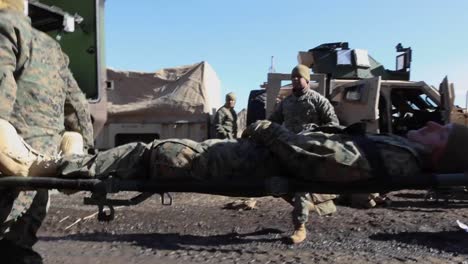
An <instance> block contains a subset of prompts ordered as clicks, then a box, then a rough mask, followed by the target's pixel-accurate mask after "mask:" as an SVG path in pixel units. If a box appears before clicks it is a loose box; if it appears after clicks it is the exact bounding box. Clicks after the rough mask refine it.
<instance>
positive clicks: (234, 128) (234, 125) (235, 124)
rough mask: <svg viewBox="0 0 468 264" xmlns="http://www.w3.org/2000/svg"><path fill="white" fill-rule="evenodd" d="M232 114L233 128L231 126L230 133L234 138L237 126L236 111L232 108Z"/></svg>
mask: <svg viewBox="0 0 468 264" xmlns="http://www.w3.org/2000/svg"><path fill="white" fill-rule="evenodd" d="M232 116H233V117H234V120H233V124H232V126H233V128H232V135H233V137H234V138H236V137H237V130H238V127H237V113H236V111H234V110H232Z"/></svg>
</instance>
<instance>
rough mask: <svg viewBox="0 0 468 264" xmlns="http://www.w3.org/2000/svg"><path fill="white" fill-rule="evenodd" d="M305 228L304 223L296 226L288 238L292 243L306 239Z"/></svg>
mask: <svg viewBox="0 0 468 264" xmlns="http://www.w3.org/2000/svg"><path fill="white" fill-rule="evenodd" d="M306 236H307V230H306V228H305V224H300V225H298V226H296V228H295V230H294V233H293V234H292V235H291V236H290V237H289V240H290V242H291V243H293V244H299V243H301V242H302V241H304V240H305V239H306Z"/></svg>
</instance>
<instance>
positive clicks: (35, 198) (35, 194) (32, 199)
mask: <svg viewBox="0 0 468 264" xmlns="http://www.w3.org/2000/svg"><path fill="white" fill-rule="evenodd" d="M0 197H1V198H0V223H1V224H0V238H1V239H6V240H9V241H11V242H12V243H14V244H15V245H18V246H20V247H24V248H31V247H32V246H33V245H34V244H35V243H36V242H37V236H36V233H37V231H38V230H39V228H40V226H41V224H42V221H43V220H44V218H45V216H46V213H47V209H48V204H49V192H48V191H47V190H38V191H25V192H17V191H6V190H1V191H0Z"/></svg>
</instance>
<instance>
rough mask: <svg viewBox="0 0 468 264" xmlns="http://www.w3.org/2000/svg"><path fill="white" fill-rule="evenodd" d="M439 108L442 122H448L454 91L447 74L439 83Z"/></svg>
mask: <svg viewBox="0 0 468 264" xmlns="http://www.w3.org/2000/svg"><path fill="white" fill-rule="evenodd" d="M439 94H440V108H441V109H440V110H441V113H442V120H443V122H444V124H448V123H450V115H451V113H452V109H453V100H454V91H453V86H451V85H450V84H449V81H448V78H447V76H445V78H444V79H443V80H442V82H441V83H440V85H439Z"/></svg>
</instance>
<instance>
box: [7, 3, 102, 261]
mask: <svg viewBox="0 0 468 264" xmlns="http://www.w3.org/2000/svg"><path fill="white" fill-rule="evenodd" d="M25 5H27V1H24V0H0V54H1V57H0V120H1V121H2V126H3V124H7V125H12V126H13V127H14V129H13V131H12V133H13V132H15V131H16V132H17V133H18V134H19V136H21V138H22V139H21V141H22V142H25V145H27V146H28V148H29V149H28V151H27V155H26V157H30V158H34V155H29V154H31V153H32V152H34V151H33V150H32V149H35V150H37V151H38V152H40V153H43V154H46V155H51V156H54V155H56V154H57V153H58V152H59V146H60V144H61V142H62V140H63V136H64V134H65V131H66V130H71V131H76V132H79V133H80V134H81V135H83V138H84V141H85V145H86V146H87V147H91V146H92V145H93V130H92V124H91V117H90V113H89V109H88V105H87V101H86V98H85V96H84V94H83V93H82V91H81V90H80V89H79V87H78V85H77V83H76V81H75V79H74V78H73V76H72V74H71V72H70V71H69V69H68V57H67V56H66V55H65V54H63V53H62V51H61V48H60V45H59V44H58V43H57V42H56V41H55V40H54V39H52V38H51V37H50V36H48V35H47V34H45V33H43V32H40V31H38V30H35V29H33V28H32V26H31V21H30V19H29V18H28V17H27V15H25V9H26V8H25V7H26V6H25ZM26 10H27V9H26ZM7 136H8V135H7ZM79 137H80V139H81V140H82V139H83V138H81V136H79ZM0 141H1V143H2V148H1V151H0V154H1V158H2V161H5V160H6V161H8V162H10V164H9V165H12V166H13V167H14V165H15V162H17V163H18V165H21V164H20V163H21V162H25V163H30V161H27V160H26V161H25V160H23V161H20V160H18V159H17V157H12V156H11V155H10V154H11V153H10V152H11V149H10V150H8V149H7V148H6V149H5V148H4V147H3V144H4V143H11V142H8V137H7V138H2V139H1V140H0ZM80 152H81V153H82V152H83V149H81V151H80ZM19 167H20V168H22V167H21V166H19ZM1 169H2V170H1V172H2V174H3V175H8V174H9V173H11V172H12V171H14V172H16V171H17V170H5V168H4V167H2V168H1ZM48 200H49V195H48V191H47V190H38V191H28V192H16V191H5V190H3V191H1V192H0V239H1V240H0V251H1V253H0V254H1V256H2V262H3V261H4V262H6V263H42V258H41V256H40V255H39V254H38V253H37V252H35V251H34V250H33V249H32V246H33V245H34V244H35V243H36V241H37V237H36V233H37V231H38V229H39V227H40V225H41V223H42V221H43V219H44V217H45V215H46V211H47V204H48Z"/></svg>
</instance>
